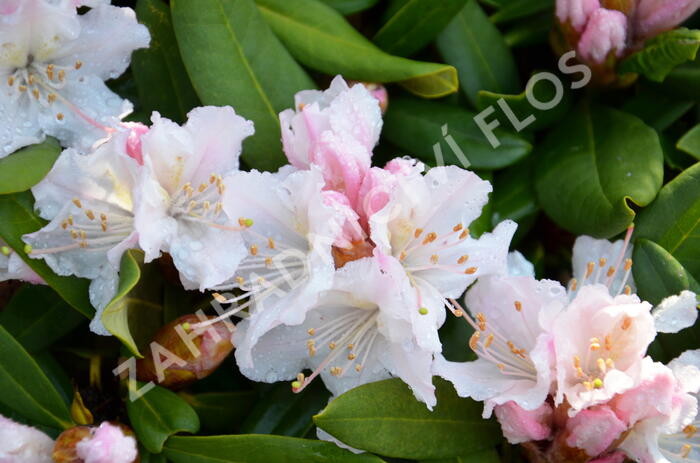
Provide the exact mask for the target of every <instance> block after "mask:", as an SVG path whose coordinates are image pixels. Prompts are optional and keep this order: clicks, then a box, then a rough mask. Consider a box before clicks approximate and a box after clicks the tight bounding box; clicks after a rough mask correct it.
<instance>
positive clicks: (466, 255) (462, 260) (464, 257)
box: [457, 254, 469, 265]
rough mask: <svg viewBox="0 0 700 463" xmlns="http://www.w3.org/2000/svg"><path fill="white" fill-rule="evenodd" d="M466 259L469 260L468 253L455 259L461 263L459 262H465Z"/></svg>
mask: <svg viewBox="0 0 700 463" xmlns="http://www.w3.org/2000/svg"><path fill="white" fill-rule="evenodd" d="M467 260H469V255H468V254H465V255H463V256H462V257H460V258H459V259H458V260H457V263H458V264H460V265H461V264H463V263H465V262H466V261H467Z"/></svg>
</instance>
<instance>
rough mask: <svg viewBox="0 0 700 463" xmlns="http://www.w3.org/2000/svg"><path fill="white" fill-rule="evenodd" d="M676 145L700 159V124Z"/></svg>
mask: <svg viewBox="0 0 700 463" xmlns="http://www.w3.org/2000/svg"><path fill="white" fill-rule="evenodd" d="M676 147H677V148H678V149H679V150H681V151H683V152H685V153H688V154H690V155H691V156H693V157H694V158H696V159H699V160H700V124H698V125H696V126H695V127H693V128H692V129H690V130H689V131H688V133H686V134H685V135H683V137H682V138H681V139H680V140H678V144H677V145H676Z"/></svg>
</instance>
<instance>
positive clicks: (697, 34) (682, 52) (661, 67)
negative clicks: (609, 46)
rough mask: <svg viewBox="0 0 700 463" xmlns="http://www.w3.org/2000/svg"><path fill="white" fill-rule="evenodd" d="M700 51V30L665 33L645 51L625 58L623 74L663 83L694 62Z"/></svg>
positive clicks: (655, 39)
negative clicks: (681, 68) (637, 75)
mask: <svg viewBox="0 0 700 463" xmlns="http://www.w3.org/2000/svg"><path fill="white" fill-rule="evenodd" d="M698 48H700V31H695V30H689V29H685V28H680V29H674V30H672V31H668V32H664V33H662V34H659V35H658V36H656V37H654V38H653V39H651V40H649V41H647V43H646V44H645V45H644V48H643V49H642V50H640V51H638V52H637V53H634V54H633V55H631V56H630V57H628V58H626V59H625V60H624V61H623V62H622V63H621V64H620V67H619V72H620V73H621V74H624V73H628V72H634V73H637V74H643V75H644V76H646V77H647V78H648V79H650V80H653V81H656V82H661V81H663V80H664V79H665V78H666V76H667V75H668V73H669V72H671V71H672V70H673V69H674V68H675V67H676V66H678V65H679V64H683V63H685V62H686V61H692V60H694V59H695V55H696V54H697V52H698Z"/></svg>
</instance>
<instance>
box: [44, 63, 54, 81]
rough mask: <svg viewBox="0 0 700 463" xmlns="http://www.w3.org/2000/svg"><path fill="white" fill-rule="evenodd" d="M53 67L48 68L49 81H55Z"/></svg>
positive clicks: (51, 65)
mask: <svg viewBox="0 0 700 463" xmlns="http://www.w3.org/2000/svg"><path fill="white" fill-rule="evenodd" d="M53 67H54V66H53V64H49V65H48V66H46V76H47V77H48V78H49V80H53Z"/></svg>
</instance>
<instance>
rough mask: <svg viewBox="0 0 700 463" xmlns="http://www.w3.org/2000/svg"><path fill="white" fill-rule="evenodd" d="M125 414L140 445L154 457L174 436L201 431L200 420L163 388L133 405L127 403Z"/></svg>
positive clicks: (144, 396)
mask: <svg viewBox="0 0 700 463" xmlns="http://www.w3.org/2000/svg"><path fill="white" fill-rule="evenodd" d="M139 387H141V384H140V385H139ZM126 411H127V412H128V414H129V421H130V422H131V425H132V428H133V429H134V432H135V433H136V437H138V440H139V442H141V444H143V446H144V447H146V449H147V450H148V451H149V452H152V453H160V452H161V451H162V450H163V444H164V443H165V441H166V440H168V438H169V437H170V436H172V435H173V434H176V433H178V432H189V433H196V432H198V431H199V417H198V416H197V413H196V412H195V411H194V410H193V409H192V407H191V406H190V405H189V404H188V403H187V402H186V401H185V400H184V399H182V398H181V397H180V396H178V395H177V394H175V393H174V392H172V391H169V390H167V389H164V388H162V387H160V386H155V387H154V388H153V389H151V390H150V391H148V392H147V393H146V394H144V395H143V396H141V397H140V398H139V399H137V400H135V401H133V402H132V401H131V400H128V399H127V402H126Z"/></svg>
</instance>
